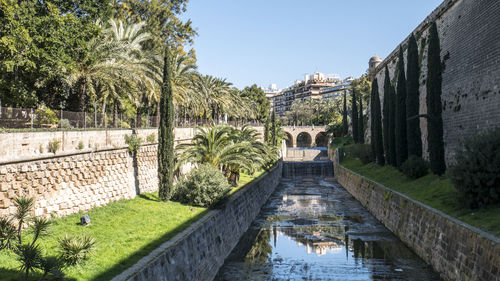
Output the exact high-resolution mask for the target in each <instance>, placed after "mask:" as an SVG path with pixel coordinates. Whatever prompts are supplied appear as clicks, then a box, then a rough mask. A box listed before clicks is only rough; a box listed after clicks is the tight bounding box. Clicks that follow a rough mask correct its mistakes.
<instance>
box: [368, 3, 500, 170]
mask: <svg viewBox="0 0 500 281" xmlns="http://www.w3.org/2000/svg"><path fill="white" fill-rule="evenodd" d="M499 14H500V1H497V0H445V1H444V2H443V3H442V4H441V5H440V6H439V7H437V8H436V9H435V10H434V11H433V12H432V13H431V14H430V15H429V16H428V17H427V18H426V19H425V20H424V21H423V22H422V23H421V24H420V25H419V26H418V27H417V28H416V29H415V30H414V31H413V33H414V34H415V36H416V37H417V43H418V47H419V60H420V61H421V71H420V114H425V113H427V107H426V79H427V77H426V76H427V46H428V30H429V27H430V23H432V22H433V21H436V23H437V27H438V33H439V38H440V41H441V59H442V60H443V61H444V64H445V69H444V72H443V84H442V90H443V93H442V97H441V99H442V103H443V123H444V125H443V126H444V127H443V129H444V142H445V153H446V161H447V163H450V161H452V160H453V158H454V157H453V156H454V151H455V149H456V148H457V147H458V146H459V145H460V143H461V142H462V141H463V140H464V139H465V138H467V137H470V136H474V135H476V134H478V133H480V132H482V131H485V130H487V129H490V128H495V127H498V126H500V110H499V108H500V67H499V66H498V65H499V64H500V29H499V26H500V17H499V16H498V15H499ZM407 42H408V38H406V39H405V40H404V41H403V42H402V43H401V45H402V46H403V49H404V50H405V55H404V56H405V65H406V49H407ZM398 52H399V46H398V47H396V49H395V50H394V51H393V52H392V53H391V54H390V55H389V56H388V57H387V58H385V60H384V61H383V62H382V63H381V64H380V65H379V66H378V67H377V69H376V77H377V80H378V83H379V91H380V96H381V103H382V104H383V95H384V77H385V71H384V69H385V66H386V65H387V66H388V68H389V72H390V77H391V81H392V83H393V84H394V85H395V84H396V77H395V73H396V68H397V60H398V58H397V56H398ZM405 71H406V67H405ZM420 127H421V133H422V145H423V150H422V151H423V152H424V156H425V157H427V155H428V151H427V150H428V147H427V122H426V120H425V118H421V119H420Z"/></svg>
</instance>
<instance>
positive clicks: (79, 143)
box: [77, 141, 85, 150]
mask: <svg viewBox="0 0 500 281" xmlns="http://www.w3.org/2000/svg"><path fill="white" fill-rule="evenodd" d="M77 148H78V150H82V149H84V148H85V145H84V144H83V141H79V142H78V147H77Z"/></svg>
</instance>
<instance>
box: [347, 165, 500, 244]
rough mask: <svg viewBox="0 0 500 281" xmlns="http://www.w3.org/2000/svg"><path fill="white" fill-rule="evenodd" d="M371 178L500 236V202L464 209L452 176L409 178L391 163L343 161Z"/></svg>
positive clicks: (430, 175) (431, 175) (429, 175)
mask: <svg viewBox="0 0 500 281" xmlns="http://www.w3.org/2000/svg"><path fill="white" fill-rule="evenodd" d="M341 164H342V165H343V166H344V167H346V168H348V169H351V170H353V171H355V172H357V173H359V174H361V175H363V176H365V177H367V178H369V179H372V180H374V181H376V182H379V183H381V184H383V185H385V186H387V187H390V188H392V189H394V190H396V191H399V192H401V193H404V194H406V195H407V196H409V197H411V198H413V199H415V200H417V201H420V202H422V203H424V204H426V205H428V206H431V207H433V208H435V209H438V210H441V211H443V212H444V213H446V214H448V215H450V216H452V217H455V218H457V219H459V220H461V221H463V222H465V223H468V224H470V225H472V226H475V227H477V228H479V229H482V230H484V231H486V232H489V233H491V234H493V235H495V236H498V237H500V204H497V205H493V206H490V207H488V208H483V209H476V210H471V209H464V208H460V207H459V206H457V204H456V199H455V198H456V192H457V191H456V189H455V187H454V186H453V184H452V183H451V181H450V179H448V178H446V177H442V178H440V177H438V176H436V175H433V174H428V175H426V176H424V177H421V178H419V179H416V180H411V179H408V178H407V177H406V176H405V175H404V174H402V173H401V172H399V171H398V170H397V169H396V168H394V167H391V166H387V165H386V166H383V167H380V166H375V165H374V164H373V163H369V164H366V165H363V164H362V163H361V161H360V160H359V159H353V158H347V159H345V160H344V161H342V163H341Z"/></svg>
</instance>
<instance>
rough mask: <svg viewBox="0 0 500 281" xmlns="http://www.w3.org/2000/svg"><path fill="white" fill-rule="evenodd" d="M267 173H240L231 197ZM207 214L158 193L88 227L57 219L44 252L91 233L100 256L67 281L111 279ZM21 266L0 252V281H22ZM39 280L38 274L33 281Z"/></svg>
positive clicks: (70, 272)
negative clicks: (67, 237)
mask: <svg viewBox="0 0 500 281" xmlns="http://www.w3.org/2000/svg"><path fill="white" fill-rule="evenodd" d="M264 173H265V172H264V171H260V172H257V173H255V174H253V175H247V174H243V173H242V174H241V175H240V182H239V186H238V187H235V188H233V189H232V190H231V194H232V193H234V192H236V191H237V190H239V189H240V188H242V187H244V186H245V185H246V184H248V183H249V182H251V181H253V180H254V179H256V178H258V177H260V176H261V175H262V174H264ZM206 211H207V209H206V208H199V207H191V206H187V205H182V204H180V203H177V202H160V201H159V200H158V196H157V195H156V194H143V195H140V196H138V197H136V198H135V199H131V200H120V201H117V202H113V203H110V204H108V205H106V206H103V207H98V208H95V209H93V210H91V211H90V212H89V213H88V214H89V215H90V218H91V220H92V224H91V225H89V226H81V225H79V224H78V222H79V221H80V217H81V216H82V215H83V214H82V213H78V214H73V215H70V216H67V217H63V218H58V219H54V220H53V225H52V227H51V230H50V235H49V236H47V237H43V238H42V239H41V242H40V247H41V248H42V249H43V252H44V253H46V254H47V255H57V254H58V252H57V245H58V242H57V239H58V238H62V237H64V235H65V234H66V233H68V234H73V235H82V234H88V235H90V236H92V237H94V238H95V239H96V241H97V245H96V251H95V252H94V254H93V255H92V256H91V258H90V259H89V260H88V261H87V262H86V263H84V264H83V265H81V266H76V267H71V268H67V269H65V271H64V272H65V273H66V277H67V278H68V279H69V280H79V281H80V280H82V281H83V280H93V281H100V280H103V281H104V280H110V279H112V278H113V277H114V276H116V275H117V274H119V273H121V272H122V271H124V270H125V269H127V268H129V267H130V266H132V265H133V264H135V263H136V262H137V261H138V260H139V259H141V258H142V257H144V256H146V255H147V254H149V253H150V252H151V251H152V250H154V249H155V248H157V247H158V246H160V245H161V244H162V243H164V242H165V241H167V240H169V239H170V238H172V237H173V236H174V235H175V234H177V233H179V232H181V231H182V230H184V229H185V228H187V227H188V226H189V225H190V224H192V223H193V222H195V221H197V220H198V219H200V218H201V217H203V215H204V214H205V212H206ZM27 237H29V235H28V236H27ZM18 267H19V263H18V262H17V261H16V256H15V255H14V254H12V253H10V252H7V251H0V280H2V281H14V280H23V278H22V277H23V276H22V275H21V274H20V273H18V270H17V269H18ZM39 277H40V276H36V275H35V276H33V277H32V278H31V280H38V278H39Z"/></svg>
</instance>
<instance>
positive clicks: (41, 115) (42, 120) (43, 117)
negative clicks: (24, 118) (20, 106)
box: [35, 104, 59, 126]
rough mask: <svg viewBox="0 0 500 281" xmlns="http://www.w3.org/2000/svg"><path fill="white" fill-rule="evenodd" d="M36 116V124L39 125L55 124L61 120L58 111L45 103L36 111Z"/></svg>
mask: <svg viewBox="0 0 500 281" xmlns="http://www.w3.org/2000/svg"><path fill="white" fill-rule="evenodd" d="M35 118H36V119H35V124H36V125H38V126H42V125H55V124H57V122H59V119H58V118H57V115H56V113H55V112H54V111H52V109H50V108H48V107H46V106H45V105H43V104H42V105H41V106H40V107H38V108H37V110H36V111H35Z"/></svg>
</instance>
